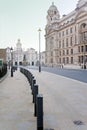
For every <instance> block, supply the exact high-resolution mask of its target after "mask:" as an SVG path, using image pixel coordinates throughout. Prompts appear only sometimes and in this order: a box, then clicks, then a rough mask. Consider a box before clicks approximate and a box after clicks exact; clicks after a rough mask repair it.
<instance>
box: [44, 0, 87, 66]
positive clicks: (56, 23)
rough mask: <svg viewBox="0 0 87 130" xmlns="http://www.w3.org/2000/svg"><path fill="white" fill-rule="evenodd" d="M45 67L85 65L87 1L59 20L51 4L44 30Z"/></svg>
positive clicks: (86, 54)
mask: <svg viewBox="0 0 87 130" xmlns="http://www.w3.org/2000/svg"><path fill="white" fill-rule="evenodd" d="M45 41H46V42H45V46H46V65H48V66H58V65H63V64H73V65H81V64H86V63H87V0H79V1H78V3H77V5H76V8H75V9H74V10H73V11H72V12H70V13H69V14H67V15H63V17H62V18H60V13H59V11H58V9H57V7H56V6H55V5H54V3H52V5H51V6H50V8H49V9H48V11H47V25H46V28H45Z"/></svg>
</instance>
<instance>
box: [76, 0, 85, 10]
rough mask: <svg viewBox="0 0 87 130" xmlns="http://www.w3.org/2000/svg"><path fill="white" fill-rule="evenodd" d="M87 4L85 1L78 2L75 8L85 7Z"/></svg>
mask: <svg viewBox="0 0 87 130" xmlns="http://www.w3.org/2000/svg"><path fill="white" fill-rule="evenodd" d="M86 3H87V0H79V1H78V4H77V8H80V7H81V6H83V5H85V4H86Z"/></svg>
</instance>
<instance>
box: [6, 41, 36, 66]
mask: <svg viewBox="0 0 87 130" xmlns="http://www.w3.org/2000/svg"><path fill="white" fill-rule="evenodd" d="M6 59H7V60H6V61H7V64H8V66H11V62H13V65H17V66H19V65H31V66H35V65H36V64H37V62H38V54H37V51H35V49H33V48H29V49H27V50H26V51H25V50H23V48H22V43H21V41H20V39H18V41H17V43H16V47H15V48H13V49H12V52H11V48H10V47H8V48H7V51H6Z"/></svg>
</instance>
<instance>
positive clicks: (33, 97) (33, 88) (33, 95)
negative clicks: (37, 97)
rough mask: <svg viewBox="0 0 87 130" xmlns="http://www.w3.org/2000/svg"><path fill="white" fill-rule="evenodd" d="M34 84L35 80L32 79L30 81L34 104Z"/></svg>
mask: <svg viewBox="0 0 87 130" xmlns="http://www.w3.org/2000/svg"><path fill="white" fill-rule="evenodd" d="M35 84H36V80H35V79H33V81H32V95H33V101H32V102H33V103H34V85H35Z"/></svg>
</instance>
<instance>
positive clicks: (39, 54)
mask: <svg viewBox="0 0 87 130" xmlns="http://www.w3.org/2000/svg"><path fill="white" fill-rule="evenodd" d="M38 32H39V72H41V52H40V49H41V43H40V41H41V36H40V33H41V29H40V28H39V30H38Z"/></svg>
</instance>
